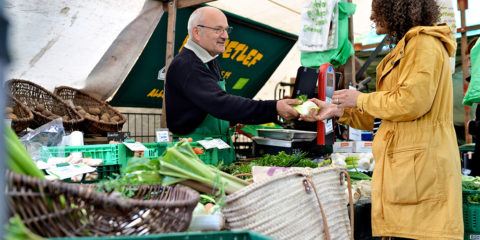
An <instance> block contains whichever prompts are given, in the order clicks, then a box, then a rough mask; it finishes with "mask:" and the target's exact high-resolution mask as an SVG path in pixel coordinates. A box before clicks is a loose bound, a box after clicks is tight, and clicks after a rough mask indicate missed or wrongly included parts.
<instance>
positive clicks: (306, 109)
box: [293, 95, 320, 116]
mask: <svg viewBox="0 0 480 240" xmlns="http://www.w3.org/2000/svg"><path fill="white" fill-rule="evenodd" d="M296 99H298V100H300V101H302V103H301V104H299V105H295V106H293V109H295V111H297V112H298V113H299V114H300V115H306V116H309V115H310V111H311V110H312V109H313V110H315V111H317V110H319V109H320V108H319V107H318V106H317V104H315V103H314V102H312V101H308V99H307V95H300V96H298V97H297V98H296Z"/></svg>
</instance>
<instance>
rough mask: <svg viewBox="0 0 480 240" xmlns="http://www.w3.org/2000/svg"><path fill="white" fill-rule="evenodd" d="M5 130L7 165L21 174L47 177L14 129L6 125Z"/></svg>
mask: <svg viewBox="0 0 480 240" xmlns="http://www.w3.org/2000/svg"><path fill="white" fill-rule="evenodd" d="M4 131H5V132H4V137H5V148H6V149H5V150H6V151H7V154H6V160H7V167H8V168H9V169H10V170H12V171H13V172H16V173H19V174H24V175H28V176H32V177H37V178H41V179H45V174H44V173H43V172H42V171H41V170H40V169H38V167H37V165H35V162H33V160H32V158H31V157H30V154H28V152H27V150H26V149H25V147H24V146H23V145H22V143H21V142H20V140H18V137H17V135H16V134H15V133H14V132H13V130H12V129H11V128H10V127H9V126H8V125H5V126H4Z"/></svg>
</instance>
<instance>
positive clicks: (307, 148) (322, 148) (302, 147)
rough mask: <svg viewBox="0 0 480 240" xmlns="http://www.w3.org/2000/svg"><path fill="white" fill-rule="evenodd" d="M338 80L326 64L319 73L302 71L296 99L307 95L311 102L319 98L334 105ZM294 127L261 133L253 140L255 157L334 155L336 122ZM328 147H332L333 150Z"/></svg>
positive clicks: (302, 124) (299, 74)
mask: <svg viewBox="0 0 480 240" xmlns="http://www.w3.org/2000/svg"><path fill="white" fill-rule="evenodd" d="M335 78H336V74H335V69H334V68H333V66H332V65H331V64H329V63H325V64H322V65H321V66H320V68H318V69H315V68H308V67H300V68H299V69H298V71H297V78H296V81H295V86H294V90H293V96H292V97H293V98H296V97H298V96H300V95H307V97H308V98H309V99H310V98H315V97H316V98H318V99H320V100H322V101H327V102H332V95H333V92H334V91H335V86H336V84H335V82H336V81H335ZM318 86H320V87H318ZM294 124H295V129H258V130H257V131H258V136H256V137H253V138H252V140H253V142H254V144H253V147H254V153H255V155H258V154H260V155H263V154H266V153H268V154H274V155H275V154H278V152H280V151H284V152H285V153H287V154H295V153H299V152H310V153H312V154H315V153H314V152H316V153H327V152H331V145H333V143H334V140H335V133H334V124H335V121H334V119H328V120H325V121H319V122H317V123H311V122H304V121H298V120H296V121H294ZM315 138H316V139H317V140H316V141H314V140H315ZM315 142H316V143H315ZM326 146H330V150H328V149H327V148H326Z"/></svg>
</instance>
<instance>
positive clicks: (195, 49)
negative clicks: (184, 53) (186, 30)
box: [185, 38, 218, 63]
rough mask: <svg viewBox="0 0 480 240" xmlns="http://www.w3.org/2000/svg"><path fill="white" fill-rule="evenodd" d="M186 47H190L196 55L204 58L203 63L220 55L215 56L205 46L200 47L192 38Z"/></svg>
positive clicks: (201, 58)
mask: <svg viewBox="0 0 480 240" xmlns="http://www.w3.org/2000/svg"><path fill="white" fill-rule="evenodd" d="M185 48H187V49H190V50H192V51H193V53H195V55H196V56H197V57H198V58H200V60H202V62H203V63H207V62H210V61H211V60H213V59H215V58H216V57H218V54H217V55H215V56H213V57H212V55H210V53H208V52H207V50H205V49H204V48H202V47H200V45H198V44H197V43H196V42H194V41H193V40H191V39H190V38H189V39H188V40H187V43H186V44H185Z"/></svg>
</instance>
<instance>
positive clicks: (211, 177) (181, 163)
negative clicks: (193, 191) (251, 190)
mask: <svg viewBox="0 0 480 240" xmlns="http://www.w3.org/2000/svg"><path fill="white" fill-rule="evenodd" d="M159 172H160V174H161V175H163V176H164V177H163V178H162V184H163V185H170V184H172V183H177V182H181V181H184V180H193V181H196V182H199V183H202V184H206V185H208V186H210V187H212V188H213V189H215V188H219V189H221V188H224V190H225V192H227V193H233V192H236V191H237V190H239V189H241V188H243V187H245V186H247V185H248V182H245V181H243V180H242V179H239V178H237V177H234V176H232V175H230V174H227V173H224V172H222V171H220V170H218V169H216V168H214V167H210V166H207V165H206V164H205V163H203V162H202V160H200V159H199V158H198V156H197V154H195V152H194V151H193V149H192V147H191V146H190V144H189V143H188V142H185V141H182V142H179V143H177V144H175V145H174V146H173V147H170V148H168V149H167V150H166V152H165V154H164V155H163V156H162V157H161V158H160V171H159Z"/></svg>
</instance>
